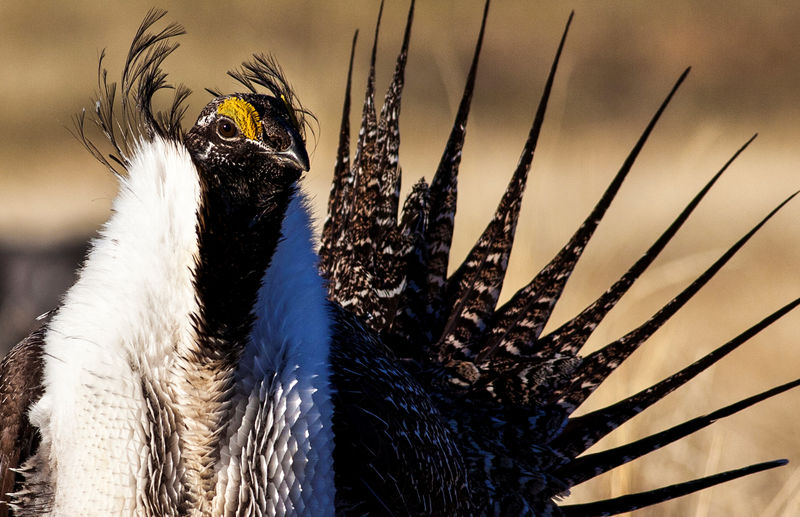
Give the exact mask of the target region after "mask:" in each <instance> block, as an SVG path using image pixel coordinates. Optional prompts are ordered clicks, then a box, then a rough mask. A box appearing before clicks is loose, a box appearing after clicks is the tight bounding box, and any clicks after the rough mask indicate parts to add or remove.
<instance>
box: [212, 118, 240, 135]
mask: <svg viewBox="0 0 800 517" xmlns="http://www.w3.org/2000/svg"><path fill="white" fill-rule="evenodd" d="M217 133H219V136H221V137H222V138H234V137H236V135H238V134H239V130H238V129H237V128H236V124H234V123H233V121H232V120H230V119H227V118H223V119H220V121H219V122H217Z"/></svg>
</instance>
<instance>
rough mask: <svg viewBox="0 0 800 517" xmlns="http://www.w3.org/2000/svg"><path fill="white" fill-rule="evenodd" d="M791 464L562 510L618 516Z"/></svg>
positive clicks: (582, 516)
mask: <svg viewBox="0 0 800 517" xmlns="http://www.w3.org/2000/svg"><path fill="white" fill-rule="evenodd" d="M787 463H789V462H788V461H787V460H774V461H767V462H764V463H758V464H756V465H750V466H749V467H744V468H741V469H736V470H729V471H727V472H721V473H719V474H714V475H712V476H707V477H704V478H700V479H695V480H692V481H687V482H685V483H678V484H675V485H670V486H667V487H664V488H659V489H656V490H648V491H647V492H639V493H638V494H630V495H624V496H622V497H616V498H614V499H606V500H604V501H597V502H593V503H586V504H571V505H564V506H561V507H560V509H561V511H562V513H563V515H564V517H590V516H592V517H597V516H601V515H618V514H620V513H625V512H631V511H633V510H638V509H639V508H644V507H645V506H651V505H654V504H658V503H663V502H664V501H669V500H670V499H675V498H678V497H681V496H684V495H687V494H691V493H693V492H697V491H698V490H703V489H704V488H708V487H712V486H714V485H719V484H720V483H725V482H727V481H731V480H734V479H737V478H740V477H743V476H749V475H750V474H755V473H756V472H761V471H764V470H769V469H774V468H776V467H782V466H783V465H786V464H787Z"/></svg>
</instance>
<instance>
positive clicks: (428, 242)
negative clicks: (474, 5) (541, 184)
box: [425, 0, 490, 315]
mask: <svg viewBox="0 0 800 517" xmlns="http://www.w3.org/2000/svg"><path fill="white" fill-rule="evenodd" d="M489 3H490V1H489V0H486V4H485V5H484V8H483V17H482V18H481V28H480V31H479V32H478V41H477V43H476V44H475V51H474V53H473V55H472V64H471V65H470V67H469V73H468V74H467V83H466V85H465V86H464V93H463V94H462V96H461V102H460V104H459V105H458V113H457V114H456V119H455V121H454V122H453V128H452V129H451V130H450V136H449V138H448V139H447V144H446V145H445V148H444V153H442V158H441V160H440V161H439V166H438V168H437V169H436V174H434V176H433V180H432V181H431V214H430V227H429V229H428V231H427V232H426V235H425V247H426V252H427V255H428V273H427V284H428V296H429V299H430V309H429V310H430V312H431V313H432V314H437V315H438V314H440V313H441V311H442V304H443V298H442V291H443V289H444V286H445V279H446V278H447V266H448V264H449V261H450V245H451V243H452V241H453V227H454V224H455V217H456V200H457V197H458V169H459V165H460V164H461V150H462V148H463V147H464V137H465V136H466V133H467V119H468V118H469V110H470V105H471V103H472V92H473V91H474V90H475V77H476V75H477V73H478V59H479V58H480V55H481V48H482V47H483V35H484V33H485V30H486V19H487V17H488V15H489Z"/></svg>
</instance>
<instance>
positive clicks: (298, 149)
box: [261, 123, 309, 172]
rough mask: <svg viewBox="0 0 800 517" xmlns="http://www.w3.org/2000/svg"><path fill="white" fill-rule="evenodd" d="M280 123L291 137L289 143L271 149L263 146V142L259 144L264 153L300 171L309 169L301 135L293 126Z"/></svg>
mask: <svg viewBox="0 0 800 517" xmlns="http://www.w3.org/2000/svg"><path fill="white" fill-rule="evenodd" d="M281 125H282V126H283V128H284V129H285V130H286V133H287V134H288V135H289V138H290V139H291V142H290V143H289V145H288V146H287V147H286V148H284V149H280V150H275V149H271V148H269V147H266V146H264V144H261V145H262V146H263V147H264V150H265V152H266V153H268V154H271V155H272V156H273V157H275V158H276V159H277V160H278V161H279V162H281V163H283V164H285V165H288V166H290V167H292V168H294V169H297V170H299V171H301V172H303V171H307V170H308V169H309V163H308V152H306V146H305V143H304V142H303V137H301V136H300V134H299V133H298V132H297V130H296V129H294V128H293V127H290V126H289V125H287V124H284V123H281Z"/></svg>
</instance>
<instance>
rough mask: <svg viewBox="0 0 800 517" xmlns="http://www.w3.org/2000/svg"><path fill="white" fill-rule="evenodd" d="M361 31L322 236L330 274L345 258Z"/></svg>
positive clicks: (349, 69) (349, 77) (349, 78)
mask: <svg viewBox="0 0 800 517" xmlns="http://www.w3.org/2000/svg"><path fill="white" fill-rule="evenodd" d="M357 41H358V31H356V32H355V34H353V43H352V45H351V46H350V62H349V64H348V65H347V84H346V86H345V94H344V107H343V108H342V123H341V128H340V129H339V145H338V147H337V149H336V164H335V165H334V168H333V181H332V182H331V190H330V194H329V196H328V215H327V217H326V218H325V224H324V225H323V227H322V236H321V241H322V244H321V245H320V250H319V255H320V259H321V264H320V265H321V268H322V270H323V271H325V272H326V273H329V272H330V271H332V270H333V266H334V264H336V263H337V262H338V261H339V258H341V253H339V250H338V247H337V240H338V238H339V235H340V234H341V233H342V228H343V226H344V224H345V222H346V221H345V220H344V219H345V213H347V212H349V210H347V209H345V208H344V207H345V205H346V203H345V199H347V198H348V193H349V192H350V190H351V189H352V187H353V182H354V177H353V170H352V169H351V167H350V91H351V90H352V85H353V60H354V57H355V53H356V42H357Z"/></svg>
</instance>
